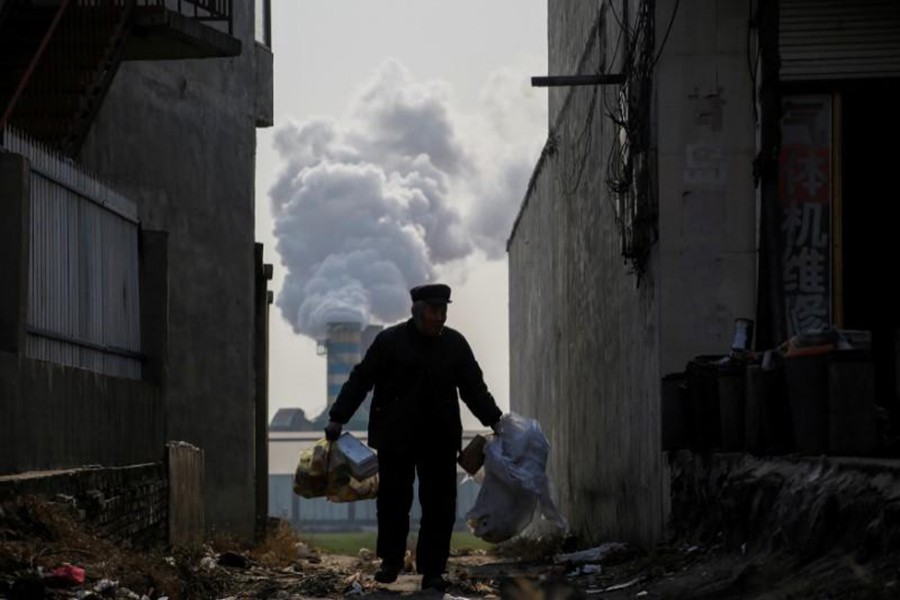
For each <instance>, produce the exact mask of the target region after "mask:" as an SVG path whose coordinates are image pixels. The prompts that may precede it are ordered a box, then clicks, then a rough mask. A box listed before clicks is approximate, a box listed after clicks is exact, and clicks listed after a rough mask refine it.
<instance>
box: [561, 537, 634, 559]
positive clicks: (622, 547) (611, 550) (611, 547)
mask: <svg viewBox="0 0 900 600" xmlns="http://www.w3.org/2000/svg"><path fill="white" fill-rule="evenodd" d="M627 550H628V545H627V544H623V543H621V542H607V543H605V544H601V545H600V546H597V547H596V548H589V549H587V550H581V551H580V552H570V553H568V554H557V555H556V556H554V557H553V560H554V562H557V563H573V564H580V563H602V562H603V561H604V560H606V559H607V558H609V557H611V556H613V555H615V554H617V553H621V552H623V551H627Z"/></svg>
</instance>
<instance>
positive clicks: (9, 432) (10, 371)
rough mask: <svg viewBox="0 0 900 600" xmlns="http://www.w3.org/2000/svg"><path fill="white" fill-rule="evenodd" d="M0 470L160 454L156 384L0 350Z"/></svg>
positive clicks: (112, 462) (121, 461) (161, 420)
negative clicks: (0, 416)
mask: <svg viewBox="0 0 900 600" xmlns="http://www.w3.org/2000/svg"><path fill="white" fill-rule="evenodd" d="M0 414H2V415H3V418H2V419H0V474H7V473H21V472H24V471H38V470H46V469H65V468H73V467H80V466H84V465H89V464H100V465H103V466H123V465H129V464H137V463H145V462H157V461H161V460H162V459H163V451H164V447H165V446H164V444H165V435H164V428H165V412H164V408H163V403H162V400H161V398H160V394H159V388H158V387H157V386H154V385H152V384H148V383H145V382H142V381H135V380H132V379H120V378H116V377H108V376H105V375H100V374H98V373H92V372H90V371H84V370H82V369H76V368H72V367H63V366H59V365H55V364H52V363H47V362H43V361H38V360H32V359H29V358H24V357H22V356H20V355H15V354H12V353H8V352H0Z"/></svg>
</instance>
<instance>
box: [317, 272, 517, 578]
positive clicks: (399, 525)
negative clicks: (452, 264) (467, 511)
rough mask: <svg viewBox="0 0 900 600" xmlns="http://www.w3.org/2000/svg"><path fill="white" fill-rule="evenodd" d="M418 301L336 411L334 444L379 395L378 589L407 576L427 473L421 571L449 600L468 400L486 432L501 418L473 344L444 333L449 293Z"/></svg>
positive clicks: (386, 335)
mask: <svg viewBox="0 0 900 600" xmlns="http://www.w3.org/2000/svg"><path fill="white" fill-rule="evenodd" d="M410 296H411V298H412V303H413V304H412V318H411V319H409V320H408V321H406V322H405V323H400V324H398V325H395V326H393V327H390V328H388V329H385V330H384V331H382V332H381V333H379V334H378V336H377V337H376V338H375V340H374V341H373V342H372V345H371V347H370V348H369V350H368V352H366V355H365V357H364V358H363V360H362V362H360V363H359V364H358V365H356V366H355V367H354V368H353V371H352V372H351V373H350V377H349V378H348V379H347V382H346V383H345V384H344V386H343V387H342V388H341V391H340V394H338V397H337V399H336V400H335V402H334V405H333V406H332V407H331V410H330V411H329V413H328V415H329V418H330V419H331V422H330V423H329V424H328V426H327V427H326V428H325V435H326V437H327V438H328V439H331V440H335V439H337V438H338V436H340V434H341V429H342V427H343V424H344V423H346V422H347V421H349V420H350V418H351V417H352V416H353V413H354V412H355V411H356V409H357V408H358V407H359V405H360V404H361V403H362V401H363V400H364V399H365V397H366V394H367V393H368V392H369V390H370V389H372V387H373V386H374V388H375V393H374V395H373V398H372V407H371V411H370V413H369V445H370V446H372V447H373V448H376V449H377V450H378V472H379V489H378V499H377V500H376V507H377V511H378V542H377V553H378V556H379V557H380V558H381V567H380V569H379V570H378V572H377V573H375V580H376V581H379V582H381V583H391V582H393V581H395V580H396V579H397V575H398V573H399V572H400V570H401V568H402V567H403V557H404V555H405V553H406V538H407V535H408V533H409V511H410V508H411V507H412V499H413V482H414V480H415V477H416V475H417V474H418V476H419V504H420V505H421V506H422V521H421V525H420V528H419V539H418V543H417V545H416V570H417V571H418V572H419V573H421V574H422V589H429V588H431V589H436V590H440V591H443V590H445V589H446V588H447V585H448V584H447V581H446V580H445V579H444V577H443V573H444V571H445V570H446V567H447V558H448V557H449V555H450V536H451V535H452V533H453V525H454V523H455V521H456V458H457V454H458V453H459V450H460V446H461V443H462V422H461V420H460V414H459V398H461V399H462V401H463V402H465V403H466V406H468V407H469V410H471V411H472V413H473V414H474V415H475V416H476V417H477V418H478V420H479V421H481V423H482V424H483V425H485V426H489V427H491V428H495V427H496V426H497V423H498V422H499V420H500V417H501V415H502V413H501V411H500V409H499V408H498V407H497V404H496V402H494V398H493V396H491V394H490V392H489V391H488V388H487V386H486V385H485V383H484V378H483V376H482V373H481V368H480V367H479V366H478V363H477V362H476V360H475V357H474V355H473V354H472V349H471V348H470V347H469V344H468V342H467V341H466V339H465V338H464V337H463V336H462V334H461V333H459V332H458V331H455V330H454V329H451V328H449V327H445V326H444V323H445V321H446V320H447V305H448V304H449V303H450V287H449V286H447V285H443V284H430V285H422V286H418V287H415V288H413V289H412V290H410ZM457 390H458V391H459V395H458V396H457Z"/></svg>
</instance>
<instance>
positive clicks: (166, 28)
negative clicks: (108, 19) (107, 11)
mask: <svg viewBox="0 0 900 600" xmlns="http://www.w3.org/2000/svg"><path fill="white" fill-rule="evenodd" d="M115 1H116V2H120V3H121V2H125V1H127V0H115ZM233 16H234V14H233V0H136V1H135V6H134V16H133V18H132V28H131V35H130V36H129V38H128V40H127V42H126V44H125V50H124V56H123V60H169V59H180V58H222V57H229V56H238V55H239V54H240V53H241V42H240V40H238V39H237V38H235V37H234V36H233V33H234V31H233V29H234V23H233Z"/></svg>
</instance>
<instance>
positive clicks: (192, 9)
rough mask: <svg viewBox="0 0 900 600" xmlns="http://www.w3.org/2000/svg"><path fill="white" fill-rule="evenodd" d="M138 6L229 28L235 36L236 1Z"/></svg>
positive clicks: (172, 0) (157, 0)
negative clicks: (151, 7)
mask: <svg viewBox="0 0 900 600" xmlns="http://www.w3.org/2000/svg"><path fill="white" fill-rule="evenodd" d="M137 5H138V6H155V7H159V8H165V9H168V10H171V11H174V12H177V13H178V14H181V15H184V16H186V17H191V18H192V19H196V20H198V21H208V22H212V23H220V24H223V25H226V26H227V29H228V35H234V0H137Z"/></svg>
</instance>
